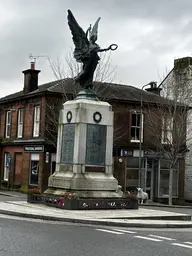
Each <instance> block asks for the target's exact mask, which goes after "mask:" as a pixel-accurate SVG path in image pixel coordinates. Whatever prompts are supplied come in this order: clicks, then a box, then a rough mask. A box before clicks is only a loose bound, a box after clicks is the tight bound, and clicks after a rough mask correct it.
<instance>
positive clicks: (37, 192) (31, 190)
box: [28, 188, 41, 195]
mask: <svg viewBox="0 0 192 256" xmlns="http://www.w3.org/2000/svg"><path fill="white" fill-rule="evenodd" d="M28 194H31V195H32V194H41V192H40V189H39V188H30V189H29V190H28Z"/></svg>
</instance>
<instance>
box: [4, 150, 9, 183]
mask: <svg viewBox="0 0 192 256" xmlns="http://www.w3.org/2000/svg"><path fill="white" fill-rule="evenodd" d="M8 157H9V153H5V154H4V172H3V180H5V181H8V179H9V163H8Z"/></svg>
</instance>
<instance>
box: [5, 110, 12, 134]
mask: <svg viewBox="0 0 192 256" xmlns="http://www.w3.org/2000/svg"><path fill="white" fill-rule="evenodd" d="M5 129H6V131H5V137H6V138H10V136H11V111H10V110H9V111H7V113H6V128H5Z"/></svg>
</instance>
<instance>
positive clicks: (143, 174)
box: [124, 150, 182, 202]
mask: <svg viewBox="0 0 192 256" xmlns="http://www.w3.org/2000/svg"><path fill="white" fill-rule="evenodd" d="M139 161H141V162H140V163H139ZM140 166H141V168H139V167H140ZM139 169H140V171H139ZM180 171H182V170H179V163H177V164H176V165H175V166H174V169H173V181H172V197H173V199H174V198H175V199H177V198H178V196H179V172H180ZM169 179H170V170H169V160H167V159H164V158H160V157H159V156H157V154H154V155H150V156H149V155H147V154H145V153H144V152H142V153H141V157H140V156H139V152H138V150H133V154H132V156H131V155H128V156H126V170H125V182H124V186H125V188H126V189H125V190H127V191H131V190H135V188H138V187H141V188H143V189H144V191H146V192H147V193H148V196H149V200H152V201H157V202H167V201H168V197H169Z"/></svg>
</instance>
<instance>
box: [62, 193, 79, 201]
mask: <svg viewBox="0 0 192 256" xmlns="http://www.w3.org/2000/svg"><path fill="white" fill-rule="evenodd" d="M76 198H77V195H76V194H75V193H72V192H66V193H65V194H64V195H63V196H61V197H60V199H61V200H65V199H69V200H71V199H76Z"/></svg>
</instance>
